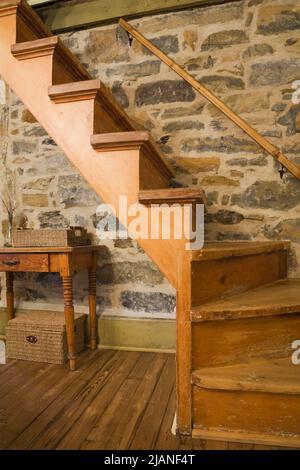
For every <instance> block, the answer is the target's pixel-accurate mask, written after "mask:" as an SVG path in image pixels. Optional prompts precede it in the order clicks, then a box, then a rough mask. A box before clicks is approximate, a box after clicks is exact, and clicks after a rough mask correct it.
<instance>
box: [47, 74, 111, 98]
mask: <svg viewBox="0 0 300 470" xmlns="http://www.w3.org/2000/svg"><path fill="white" fill-rule="evenodd" d="M101 86H102V84H101V81H100V80H83V81H79V82H73V83H64V84H61V85H53V86H50V87H49V88H48V94H49V98H50V99H51V100H52V101H54V103H69V102H73V101H83V100H94V99H95V98H96V96H97V93H98V92H99V90H100V88H101Z"/></svg>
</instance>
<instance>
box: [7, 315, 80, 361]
mask: <svg viewBox="0 0 300 470" xmlns="http://www.w3.org/2000/svg"><path fill="white" fill-rule="evenodd" d="M85 319H86V315H80V314H77V315H75V330H76V335H75V338H76V340H75V349H76V353H77V354H78V353H80V352H81V351H82V350H83V349H84V346H85V341H84V336H85ZM6 347H7V357H8V358H10V359H22V360H24V361H36V362H47V363H50V364H64V363H65V362H67V360H68V350H67V335H66V325H65V319H64V314H63V313H58V312H30V313H26V314H21V315H19V316H18V317H16V318H14V319H13V320H10V321H9V322H8V326H7V327H6Z"/></svg>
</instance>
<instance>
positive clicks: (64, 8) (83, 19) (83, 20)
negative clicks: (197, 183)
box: [31, 0, 239, 32]
mask: <svg viewBox="0 0 300 470" xmlns="http://www.w3.org/2000/svg"><path fill="white" fill-rule="evenodd" d="M47 1H49V0H31V4H32V5H35V7H36V8H37V11H38V13H39V15H40V16H41V17H42V19H43V20H44V22H45V23H46V25H47V26H48V28H49V29H51V30H52V31H53V32H62V31H68V30H72V29H80V28H85V27H88V26H92V25H98V24H105V23H113V22H116V21H118V19H119V18H120V17H123V18H126V19H130V18H137V17H140V16H146V15H150V14H158V13H162V12H169V11H174V10H182V9H185V8H191V7H197V6H207V5H215V4H218V3H227V2H228V1H231V2H232V1H239V0H194V1H193V0H139V1H135V0H122V1H120V0H85V1H84V2H83V1H82V0H79V1H78V0H71V1H53V0H52V2H51V3H50V5H43V3H45V2H47Z"/></svg>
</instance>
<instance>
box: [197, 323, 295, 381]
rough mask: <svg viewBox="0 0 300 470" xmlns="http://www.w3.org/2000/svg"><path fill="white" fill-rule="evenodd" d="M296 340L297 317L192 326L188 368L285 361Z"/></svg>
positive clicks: (290, 353)
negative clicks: (262, 361)
mask: <svg viewBox="0 0 300 470" xmlns="http://www.w3.org/2000/svg"><path fill="white" fill-rule="evenodd" d="M298 339H300V314H291V315H282V316H276V317H258V318H248V319H245V320H224V321H210V322H200V323H193V324H192V368H193V370H196V369H199V368H201V367H210V366H216V365H228V364H233V363H238V362H246V361H247V360H248V359H250V358H259V359H264V358H270V357H288V356H291V355H292V352H293V349H292V347H291V345H292V342H293V341H294V340H298ZM299 374H300V368H299Z"/></svg>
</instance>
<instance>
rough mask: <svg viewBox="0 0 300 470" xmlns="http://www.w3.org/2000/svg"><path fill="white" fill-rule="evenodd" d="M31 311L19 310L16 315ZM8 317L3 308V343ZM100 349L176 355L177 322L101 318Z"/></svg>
mask: <svg viewBox="0 0 300 470" xmlns="http://www.w3.org/2000/svg"><path fill="white" fill-rule="evenodd" d="M28 311H30V310H25V309H19V310H17V315H20V314H26V312H28ZM6 324H7V313H6V309H5V308H0V338H1V339H4V335H5V326H6ZM98 331H99V337H100V341H99V347H100V348H105V349H120V350H128V351H160V352H175V348H176V321H175V320H163V319H161V320H160V319H151V318H149V319H148V318H145V319H144V318H143V319H141V318H127V317H126V318H122V317H113V316H111V317H108V316H107V317H102V318H101V317H100V318H99V321H98Z"/></svg>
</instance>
